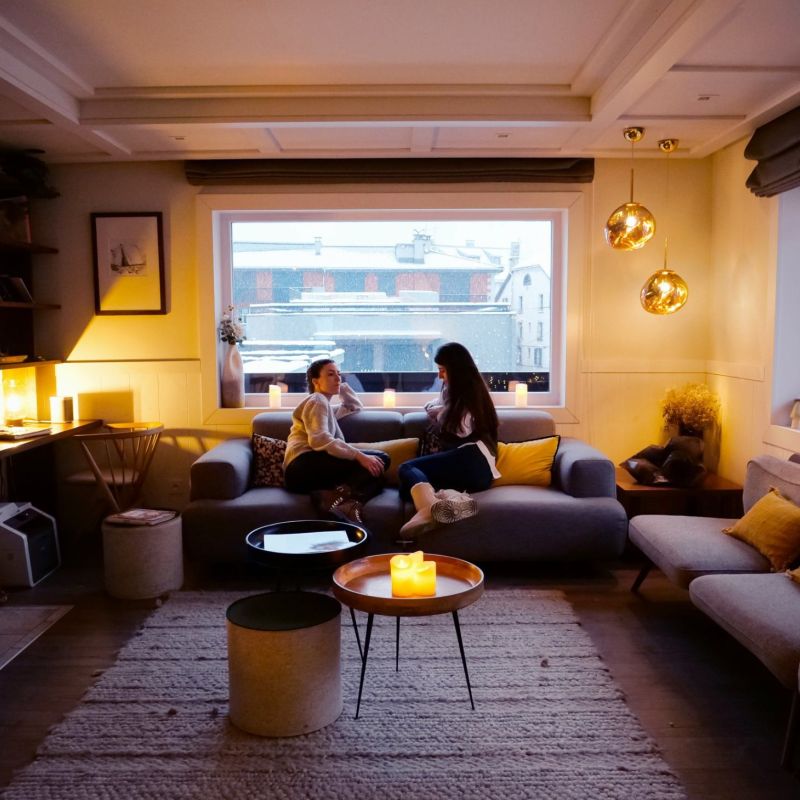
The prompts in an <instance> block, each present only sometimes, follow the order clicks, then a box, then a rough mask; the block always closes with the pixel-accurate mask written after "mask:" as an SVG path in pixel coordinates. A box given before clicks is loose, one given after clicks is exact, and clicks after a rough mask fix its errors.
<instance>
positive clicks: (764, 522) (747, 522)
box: [724, 489, 800, 572]
mask: <svg viewBox="0 0 800 800" xmlns="http://www.w3.org/2000/svg"><path fill="white" fill-rule="evenodd" d="M724 531H725V533H728V534H730V535H731V536H734V537H736V538H737V539H741V540H742V541H743V542H747V543H748V544H750V545H752V546H753V547H755V549H756V550H758V552H759V553H761V554H762V555H765V556H766V557H767V558H768V559H769V561H770V563H771V564H772V569H773V570H774V571H775V572H781V571H783V570H785V569H786V567H788V566H789V565H790V564H792V563H793V562H794V561H796V560H797V558H798V556H800V507H798V506H796V505H795V504H794V503H792V502H791V501H789V500H787V499H786V498H784V497H782V496H781V493H780V492H779V491H778V490H777V489H770V491H768V492H767V493H766V494H765V495H764V496H763V497H762V498H761V499H760V500H758V501H756V503H754V504H753V506H752V508H751V509H750V510H749V511H748V512H747V513H746V514H745V515H744V516H743V517H742V518H741V519H740V520H738V521H737V522H736V523H735V524H734V525H732V526H731V527H730V528H725V529H724Z"/></svg>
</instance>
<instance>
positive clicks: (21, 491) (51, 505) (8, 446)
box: [0, 419, 103, 516]
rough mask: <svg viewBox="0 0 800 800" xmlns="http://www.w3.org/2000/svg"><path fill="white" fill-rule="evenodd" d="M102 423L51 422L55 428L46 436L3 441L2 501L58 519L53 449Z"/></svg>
mask: <svg viewBox="0 0 800 800" xmlns="http://www.w3.org/2000/svg"><path fill="white" fill-rule="evenodd" d="M102 422H103V421H102V420H99V419H84V420H77V421H76V422H48V423H41V424H47V425H49V426H50V427H51V428H52V431H51V432H50V433H46V434H44V435H43V436H32V437H31V438H30V439H19V440H17V441H8V440H0V501H6V500H16V501H25V502H29V503H33V505H34V506H36V508H39V509H41V510H42V511H46V512H47V513H48V514H52V515H53V516H55V512H56V488H57V481H56V473H55V461H54V459H53V451H52V448H50V447H47V445H53V444H55V443H56V442H60V441H63V440H65V439H69V438H70V437H72V436H74V435H75V434H76V433H88V432H89V431H91V430H92V429H94V428H99V427H100V425H102Z"/></svg>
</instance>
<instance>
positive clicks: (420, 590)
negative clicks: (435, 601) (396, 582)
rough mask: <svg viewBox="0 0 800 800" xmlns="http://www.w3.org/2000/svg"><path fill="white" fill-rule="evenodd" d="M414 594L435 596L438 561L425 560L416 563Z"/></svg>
mask: <svg viewBox="0 0 800 800" xmlns="http://www.w3.org/2000/svg"><path fill="white" fill-rule="evenodd" d="M413 574H414V580H413V584H414V594H417V595H420V596H421V597H433V596H434V595H435V594H436V562H435V561H423V562H422V563H421V564H415V565H414V572H413Z"/></svg>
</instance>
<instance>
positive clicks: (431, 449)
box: [419, 425, 442, 456]
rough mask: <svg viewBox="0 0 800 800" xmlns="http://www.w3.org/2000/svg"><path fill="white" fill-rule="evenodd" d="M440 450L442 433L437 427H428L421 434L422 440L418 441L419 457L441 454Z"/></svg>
mask: <svg viewBox="0 0 800 800" xmlns="http://www.w3.org/2000/svg"><path fill="white" fill-rule="evenodd" d="M441 449H442V431H441V428H439V426H438V425H428V427H427V428H425V430H424V431H423V432H422V438H421V439H420V440H419V454H420V455H421V456H430V455H433V454H434V453H439V452H441Z"/></svg>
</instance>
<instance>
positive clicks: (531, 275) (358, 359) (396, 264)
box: [228, 214, 552, 392]
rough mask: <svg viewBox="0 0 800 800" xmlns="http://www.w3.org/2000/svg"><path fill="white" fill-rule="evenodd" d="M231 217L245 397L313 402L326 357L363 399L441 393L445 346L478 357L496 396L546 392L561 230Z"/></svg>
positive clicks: (533, 225) (489, 223)
mask: <svg viewBox="0 0 800 800" xmlns="http://www.w3.org/2000/svg"><path fill="white" fill-rule="evenodd" d="M230 217H231V219H230V254H229V261H230V264H229V273H228V274H229V279H230V282H231V284H230V286H231V291H230V295H231V301H232V303H233V304H234V306H235V307H236V313H237V314H238V315H239V316H240V318H241V319H242V321H243V322H244V323H245V329H246V339H245V340H244V341H243V342H242V344H241V345H240V349H241V352H242V358H243V361H244V365H245V374H246V377H247V387H246V388H247V391H248V392H265V391H266V390H267V386H268V385H269V384H271V383H283V384H285V385H286V388H287V390H288V391H290V392H291V391H297V392H303V391H305V386H304V378H305V370H306V368H307V366H308V364H309V363H310V362H311V361H313V360H314V359H316V358H321V357H330V358H333V359H335V360H336V361H337V363H338V364H339V365H340V367H341V370H342V372H343V373H344V374H345V376H346V378H347V380H348V381H349V382H351V383H352V384H354V386H355V388H357V389H359V390H362V391H381V390H382V389H383V388H387V387H394V388H396V389H398V390H401V391H412V392H413V391H429V390H435V389H437V388H438V386H437V385H436V382H435V375H436V366H435V364H434V362H433V356H434V354H435V352H436V349H437V348H438V347H439V346H440V345H441V344H443V343H445V342H448V341H458V342H461V343H463V344H464V345H465V346H466V347H467V348H468V349H469V350H470V352H471V353H472V354H473V356H474V358H475V361H476V363H477V364H478V366H479V368H480V370H481V372H482V373H483V374H484V375H485V376H486V378H487V382H488V383H489V386H490V388H491V389H492V390H494V391H506V390H507V389H508V383H509V382H510V381H519V380H523V381H525V382H527V383H528V385H529V389H530V391H548V390H549V386H550V375H549V368H550V364H549V353H550V344H551V342H550V339H551V336H552V332H551V321H550V314H549V307H550V305H551V304H550V302H549V298H550V281H551V258H552V256H551V253H552V242H551V237H552V223H551V221H550V220H546V219H543V220H536V219H520V220H429V221H408V220H402V221H401V220H386V221H373V220H352V221H332V220H317V221H291V222H285V221H269V220H268V221H251V219H252V218H250V219H237V218H236V216H235V215H234V214H231V215H230ZM526 294H527V295H528V297H529V300H528V302H523V299H524V296H525V295H526ZM537 296H538V298H539V302H538V303H534V302H533V298H534V297H537ZM545 296H546V297H547V298H548V302H547V303H544V302H542V298H543V297H545ZM533 323H535V324H533ZM532 330H535V331H536V355H535V356H533V357H532V356H531V353H532V351H533V348H532V344H533V339H534V337H533V336H532V335H531V331H532Z"/></svg>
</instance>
